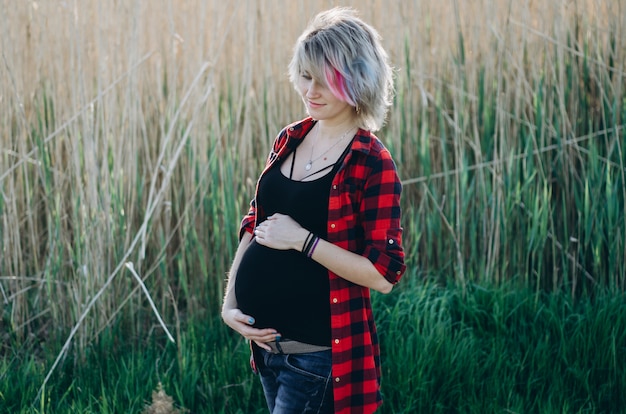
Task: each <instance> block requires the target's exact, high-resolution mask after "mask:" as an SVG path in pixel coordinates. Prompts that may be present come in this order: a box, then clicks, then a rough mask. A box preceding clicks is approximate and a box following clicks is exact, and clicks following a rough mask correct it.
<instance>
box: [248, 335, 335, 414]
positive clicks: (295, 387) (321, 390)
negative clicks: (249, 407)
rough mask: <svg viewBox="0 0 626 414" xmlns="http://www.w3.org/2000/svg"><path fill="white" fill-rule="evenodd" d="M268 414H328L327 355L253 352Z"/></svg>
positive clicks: (330, 394)
mask: <svg viewBox="0 0 626 414" xmlns="http://www.w3.org/2000/svg"><path fill="white" fill-rule="evenodd" d="M256 355H257V368H258V372H259V375H260V377H261V384H263V391H264V392H265V399H266V400H267V406H268V408H269V410H270V413H271V414H302V413H307V414H309V413H316V414H323V413H332V412H333V387H332V383H331V372H332V371H331V365H332V356H331V351H330V350H327V351H320V352H311V353H306V354H273V353H271V352H267V351H265V350H263V349H260V348H257V349H256Z"/></svg>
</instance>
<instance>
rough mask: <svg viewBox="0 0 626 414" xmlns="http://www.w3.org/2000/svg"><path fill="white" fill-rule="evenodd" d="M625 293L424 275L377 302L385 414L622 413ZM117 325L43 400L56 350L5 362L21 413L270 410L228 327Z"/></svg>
mask: <svg viewBox="0 0 626 414" xmlns="http://www.w3.org/2000/svg"><path fill="white" fill-rule="evenodd" d="M625 305H626V296H623V295H620V296H616V295H613V294H608V293H598V294H597V295H596V296H595V297H594V298H589V299H584V300H578V301H572V300H571V299H570V298H569V295H567V294H562V293H550V294H537V293H535V292H533V291H532V290H528V289H525V288H520V287H517V286H513V285H512V284H508V285H506V286H501V287H497V288H496V287H493V288H488V287H481V286H478V285H470V286H468V287H467V289H466V290H465V292H464V291H463V290H462V289H460V288H457V287H453V286H449V287H442V286H439V285H437V284H434V283H430V282H427V281H421V280H420V279H418V278H417V277H416V276H413V277H412V279H410V280H409V281H407V283H406V284H405V286H403V287H399V288H397V289H396V290H394V292H392V293H391V294H390V295H387V296H382V295H375V297H374V307H375V312H376V315H377V323H378V328H379V337H380V340H381V347H382V361H383V393H384V397H385V404H384V405H383V409H382V410H381V413H407V414H408V413H416V412H419V413H529V412H537V413H542V414H543V413H548V414H549V413H620V412H623V407H624V405H625V404H626V396H625V395H624V393H623V390H624V387H626V345H625V344H626V315H625V314H624V312H623V309H624V306H625ZM121 336H123V335H122V332H119V328H116V327H111V328H110V329H108V330H107V331H105V332H104V333H103V334H102V335H101V336H100V340H99V341H98V342H97V343H93V344H91V345H90V346H88V347H87V351H86V353H85V356H84V360H82V361H73V360H72V359H71V358H70V359H67V360H65V361H64V362H63V364H62V366H61V367H60V368H59V369H58V370H57V372H56V373H55V374H54V376H53V378H52V380H51V381H50V383H49V384H48V386H47V387H46V389H45V391H44V398H43V399H41V400H39V399H38V397H37V392H38V388H39V385H40V384H41V382H42V380H43V377H44V376H45V374H46V369H47V367H48V366H49V365H50V362H51V358H53V357H54V356H55V355H54V353H53V352H50V350H48V351H46V347H41V348H38V349H37V350H38V352H37V353H34V352H33V351H34V350H35V349H34V348H33V349H24V350H19V351H17V350H15V351H14V354H13V355H12V356H11V357H7V358H4V359H3V360H2V362H1V363H2V365H1V370H0V372H1V373H2V374H1V376H0V407H2V409H1V410H0V411H2V412H11V413H18V414H19V413H75V412H81V413H83V412H85V413H88V412H94V413H95V412H98V413H120V412H124V413H140V412H141V411H142V410H143V409H144V408H145V407H146V405H148V404H149V403H150V400H151V393H152V391H153V390H155V389H156V388H157V386H158V383H159V382H161V383H162V385H163V390H164V391H165V392H166V393H167V394H168V395H170V396H172V398H173V400H174V403H175V405H176V406H177V407H179V408H185V409H188V410H190V412H193V413H261V412H265V411H264V400H263V396H262V391H261V387H260V383H259V381H258V378H256V377H255V376H254V375H253V374H252V372H251V371H250V369H249V365H248V358H249V351H248V346H247V344H246V343H245V342H244V341H243V340H241V338H238V337H236V336H235V335H234V334H233V333H232V332H230V331H229V330H228V329H227V328H225V327H224V326H223V325H222V324H221V323H219V321H212V323H202V322H201V321H196V322H195V323H194V324H193V325H189V326H185V327H184V329H182V330H181V336H180V337H179V338H178V344H177V346H174V345H172V344H170V343H167V341H166V339H165V337H164V336H163V335H157V334H156V333H153V334H152V335H149V336H148V337H147V338H135V340H133V341H124V342H120V339H119V338H120V337H121Z"/></svg>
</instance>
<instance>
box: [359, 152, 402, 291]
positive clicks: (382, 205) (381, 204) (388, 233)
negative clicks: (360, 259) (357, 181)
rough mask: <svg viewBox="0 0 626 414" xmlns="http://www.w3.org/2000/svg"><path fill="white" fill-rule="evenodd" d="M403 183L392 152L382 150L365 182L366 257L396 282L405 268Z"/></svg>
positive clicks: (363, 206)
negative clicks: (401, 200) (402, 220)
mask: <svg viewBox="0 0 626 414" xmlns="http://www.w3.org/2000/svg"><path fill="white" fill-rule="evenodd" d="M401 193H402V184H401V183H400V179H399V177H398V174H397V171H396V165H395V163H394V162H393V159H392V158H391V154H389V151H387V150H386V149H383V150H382V151H381V152H380V153H379V157H378V158H377V159H376V161H375V162H374V165H373V168H372V170H371V173H370V175H369V176H368V177H367V180H366V182H365V189H364V196H363V200H362V204H361V213H362V215H363V227H364V231H365V250H364V253H363V254H364V256H365V257H367V258H368V259H369V260H370V261H371V262H372V263H373V264H374V267H376V270H378V272H379V273H380V274H381V275H383V276H384V277H385V279H387V281H389V283H392V284H395V283H397V282H398V281H399V280H400V277H401V276H402V275H403V274H404V272H405V270H406V265H405V264H404V249H403V248H402V227H401V225H400V219H401V211H400V195H401Z"/></svg>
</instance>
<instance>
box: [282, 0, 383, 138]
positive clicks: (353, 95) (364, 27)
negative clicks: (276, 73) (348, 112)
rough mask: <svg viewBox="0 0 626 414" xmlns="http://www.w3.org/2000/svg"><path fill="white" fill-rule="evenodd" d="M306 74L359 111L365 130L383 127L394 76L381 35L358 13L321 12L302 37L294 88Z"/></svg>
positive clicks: (295, 62)
mask: <svg viewBox="0 0 626 414" xmlns="http://www.w3.org/2000/svg"><path fill="white" fill-rule="evenodd" d="M303 73H308V74H309V75H310V76H312V77H313V79H315V80H316V81H317V82H320V83H322V84H324V85H326V86H327V87H328V88H329V89H330V90H331V92H332V93H333V95H335V96H336V97H337V98H338V99H340V100H342V101H344V102H347V103H348V104H349V105H351V106H353V107H355V110H356V113H357V122H358V124H359V127H360V128H363V129H366V130H370V131H377V130H379V129H380V128H381V127H382V126H383V124H384V122H385V117H386V115H387V111H388V109H389V106H391V102H392V97H393V70H392V68H391V66H390V65H389V62H388V56H387V52H386V51H385V50H384V49H383V47H382V45H381V37H380V35H379V34H378V32H377V31H376V30H375V29H374V28H373V27H371V26H370V25H368V24H367V23H365V22H363V21H362V20H361V19H359V18H358V17H356V12H355V11H354V10H353V9H350V8H343V7H336V8H333V9H330V10H327V11H325V12H322V13H320V14H318V15H317V16H315V18H314V19H313V20H312V21H311V23H310V24H309V26H308V27H307V28H306V30H305V31H304V32H303V33H302V35H300V37H299V38H298V41H297V42H296V45H295V47H294V53H293V58H292V59H291V62H290V63H289V80H290V81H291V83H292V84H293V85H294V86H297V81H298V78H299V77H300V76H301V75H302V74H303Z"/></svg>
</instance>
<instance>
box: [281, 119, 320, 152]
mask: <svg viewBox="0 0 626 414" xmlns="http://www.w3.org/2000/svg"><path fill="white" fill-rule="evenodd" d="M314 124H315V121H313V119H312V118H311V117H307V118H304V119H301V120H299V121H295V122H292V123H291V124H288V125H287V126H285V127H284V128H283V129H281V131H280V132H279V133H278V135H277V136H276V139H275V140H274V150H275V151H277V150H278V149H280V148H282V147H284V146H286V145H287V144H288V143H289V142H292V141H300V140H302V139H303V138H304V136H305V135H306V134H307V133H308V132H309V131H310V130H311V128H313V125H314Z"/></svg>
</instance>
